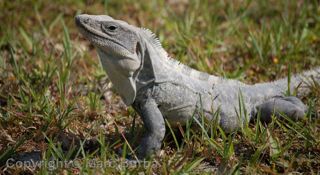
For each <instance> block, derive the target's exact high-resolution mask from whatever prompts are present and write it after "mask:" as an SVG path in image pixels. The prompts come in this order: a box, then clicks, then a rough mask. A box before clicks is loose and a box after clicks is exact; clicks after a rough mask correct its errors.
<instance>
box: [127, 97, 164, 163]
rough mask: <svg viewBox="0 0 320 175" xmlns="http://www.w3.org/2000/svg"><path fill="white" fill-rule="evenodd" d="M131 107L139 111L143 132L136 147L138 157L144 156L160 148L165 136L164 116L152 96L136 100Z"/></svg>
mask: <svg viewBox="0 0 320 175" xmlns="http://www.w3.org/2000/svg"><path fill="white" fill-rule="evenodd" d="M133 108H134V109H135V110H136V111H137V112H138V113H139V115H140V116H141V118H142V121H143V123H144V127H145V133H144V136H143V138H142V140H141V143H140V145H139V147H138V151H137V154H138V158H139V159H141V158H145V157H148V156H150V155H151V154H153V153H155V152H156V151H158V150H160V148H161V143H162V140H163V138H164V136H165V131H166V127H165V122H164V118H163V116H162V114H161V112H160V110H159V108H158V105H157V104H156V102H155V101H154V99H153V98H147V99H146V100H142V101H136V102H135V103H134V104H133Z"/></svg>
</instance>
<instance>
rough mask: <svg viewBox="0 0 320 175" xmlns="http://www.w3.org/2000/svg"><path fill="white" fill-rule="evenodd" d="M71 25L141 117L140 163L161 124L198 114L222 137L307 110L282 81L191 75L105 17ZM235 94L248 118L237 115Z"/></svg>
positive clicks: (296, 80) (144, 37)
mask: <svg viewBox="0 0 320 175" xmlns="http://www.w3.org/2000/svg"><path fill="white" fill-rule="evenodd" d="M76 24H77V26H78V27H79V29H80V31H81V33H82V34H83V35H84V36H85V37H86V38H87V39H89V40H90V42H92V43H93V44H94V45H95V46H96V48H97V50H98V54H99V57H100V61H101V63H102V66H103V68H104V70H105V71H106V73H107V74H108V76H109V78H110V80H111V82H112V83H113V84H114V86H115V89H116V91H117V92H118V93H119V94H120V96H121V97H122V99H123V100H124V102H125V103H126V104H127V105H132V106H133V107H134V109H135V110H136V111H137V112H138V113H139V114H140V116H141V117H142V120H143V122H144V126H145V129H146V132H145V136H144V138H143V140H142V141H141V145H140V149H139V152H138V153H139V156H140V157H144V156H146V155H148V154H150V153H152V152H154V151H156V150H159V149H160V147H161V142H162V139H163V138H164V135H165V119H167V120H168V121H169V123H170V124H171V126H175V125H176V124H178V123H180V124H182V125H183V124H184V123H185V122H186V121H187V120H189V119H191V118H192V117H196V118H197V117H200V114H204V116H205V117H206V118H207V119H208V120H215V121H218V123H219V124H220V126H221V127H222V128H223V129H224V130H225V131H233V130H235V129H237V128H239V127H240V126H241V125H242V124H243V122H244V121H246V120H247V121H248V120H250V119H251V118H253V117H255V116H256V115H257V113H258V111H261V119H262V120H265V121H268V120H270V118H271V115H272V114H274V113H275V114H277V113H283V114H286V115H287V116H289V117H291V118H293V119H298V118H302V117H303V116H304V115H305V112H306V109H307V108H306V106H305V105H304V104H303V103H302V102H301V101H300V100H299V99H298V98H296V97H284V96H283V95H284V94H285V92H286V91H287V89H288V87H287V84H288V83H287V80H286V79H283V80H278V81H275V82H271V83H260V84H255V85H247V84H244V83H242V82H240V81H236V80H229V79H224V78H221V77H216V76H213V75H209V74H206V73H203V72H199V71H196V70H194V69H191V68H189V67H187V66H185V65H183V64H181V63H179V62H178V61H175V60H174V59H171V58H169V57H168V54H167V53H166V51H165V50H164V49H163V48H162V46H161V44H160V42H159V40H158V39H156V37H155V35H154V34H153V33H152V32H150V31H149V30H147V29H141V28H138V27H135V26H132V25H129V24H127V23H126V22H124V21H121V20H114V19H113V18H111V17H109V16H104V15H98V16H94V15H78V16H77V17H76ZM319 72H320V69H317V70H314V71H309V72H306V73H304V74H303V75H297V76H293V77H292V78H291V84H290V85H291V86H290V89H291V90H294V89H295V88H297V87H298V86H300V87H301V88H300V89H299V90H301V91H300V93H305V92H307V91H308V88H307V87H306V86H307V85H306V84H305V83H304V81H305V80H306V78H305V77H308V76H311V75H313V76H315V79H316V81H318V82H319V80H320V77H319ZM240 94H241V97H242V99H243V105H244V107H245V109H246V110H247V111H248V113H249V115H244V114H243V113H240V111H241V110H240V109H239V98H240V96H239V95H240ZM216 111H219V114H220V115H218V117H219V118H216V117H217V115H215V114H214V113H215V112H216ZM245 117H249V118H247V119H246V118H245Z"/></svg>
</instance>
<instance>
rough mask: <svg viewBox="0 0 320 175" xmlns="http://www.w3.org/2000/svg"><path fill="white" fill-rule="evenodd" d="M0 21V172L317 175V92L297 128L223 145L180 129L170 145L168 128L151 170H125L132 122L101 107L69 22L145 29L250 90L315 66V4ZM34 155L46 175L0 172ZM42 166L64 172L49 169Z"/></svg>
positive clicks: (6, 16) (129, 3)
mask: <svg viewBox="0 0 320 175" xmlns="http://www.w3.org/2000/svg"><path fill="white" fill-rule="evenodd" d="M0 11H1V13H0V21H1V22H2V25H0V130H1V135H0V163H1V164H2V166H1V171H6V172H11V173H12V172H16V173H17V172H20V173H22V172H31V173H34V172H38V173H39V174H48V173H71V174H78V173H87V174H94V173H97V172H99V173H101V174H110V173H113V174H119V173H121V174H136V173H138V172H145V173H146V174H152V173H159V174H160V173H161V174H182V173H191V174H194V173H199V174H200V173H201V172H207V174H210V171H215V172H216V173H222V174H225V173H228V174H240V173H244V174H278V173H285V174H287V173H296V172H300V173H305V174H319V172H320V169H319V167H320V147H319V145H320V135H319V133H320V132H319V129H320V120H319V117H318V113H319V109H320V108H319V107H320V103H319V100H318V99H319V97H320V91H319V89H320V88H319V84H315V85H313V86H312V93H311V94H310V95H308V96H306V97H304V99H303V100H304V102H305V103H306V104H308V105H309V107H310V111H309V112H308V115H307V116H306V119H305V120H303V121H299V122H293V121H290V119H286V120H284V121H279V120H274V121H273V122H272V123H271V124H270V125H268V126H264V125H262V124H261V123H260V122H256V124H253V125H251V124H250V126H247V125H246V126H245V127H244V128H242V129H241V130H239V131H238V132H236V133H233V134H229V135H228V134H225V133H224V132H223V131H222V130H221V129H220V128H219V127H217V126H216V125H211V126H210V125H208V126H203V125H202V123H207V122H204V121H193V122H195V123H196V124H199V125H200V126H201V127H200V128H201V129H200V130H194V129H192V128H190V127H189V125H187V126H186V127H185V126H180V127H179V128H178V130H179V131H178V134H179V133H180V134H181V135H182V138H183V139H181V140H179V137H178V136H175V132H173V130H172V129H171V128H170V132H168V134H167V136H166V139H165V141H164V145H163V148H162V152H161V154H160V155H158V156H156V157H155V158H154V160H153V161H151V162H144V164H143V165H139V166H138V165H137V164H135V163H134V162H126V161H125V160H124V159H123V157H122V156H121V155H120V156H119V155H118V154H117V152H118V151H119V150H120V149H122V150H123V152H124V153H130V152H131V147H132V146H133V145H128V142H129V141H130V140H127V139H129V138H131V137H127V135H130V134H132V133H136V134H135V138H133V139H132V140H133V142H136V141H134V140H137V139H138V138H139V135H140V134H141V132H140V130H139V128H140V127H141V121H140V119H139V117H136V116H137V114H136V113H135V112H134V111H133V109H132V108H130V107H129V108H126V107H125V106H124V105H123V103H122V102H121V100H120V98H119V97H118V96H117V95H112V96H110V92H109V89H108V88H106V87H107V85H104V84H105V82H106V80H105V79H104V72H103V71H102V70H101V68H100V65H99V62H98V60H97V56H96V53H95V50H94V48H93V47H92V45H90V44H89V43H88V41H86V40H85V39H84V38H82V37H81V36H80V34H79V32H78V31H77V29H76V27H75V24H74V21H73V18H74V16H75V15H76V14H79V13H89V14H109V15H111V16H113V17H114V18H117V19H122V20H125V21H127V22H129V23H131V24H134V25H138V26H143V27H145V28H149V29H151V30H152V31H154V32H155V33H156V34H157V35H158V36H159V39H160V40H161V42H162V43H163V46H164V48H166V50H167V51H168V52H169V53H170V55H171V56H172V57H174V58H176V59H178V60H180V61H181V62H183V63H185V64H187V65H189V66H191V67H193V68H196V69H198V70H201V71H205V72H208V73H211V74H216V75H221V76H225V77H228V78H234V79H238V80H242V81H244V82H247V83H253V82H265V81H271V80H275V79H277V78H280V77H284V76H286V75H287V74H288V72H292V73H296V72H301V71H303V70H307V69H310V68H312V67H315V66H317V65H320V59H319V58H320V18H319V16H320V4H319V2H318V1H316V0H308V1H291V0H284V1H275V0H261V1H251V0H242V1H240V0H235V1H232V2H231V1H223V0H217V1H210V0H204V1H196V0H190V1H184V0H181V1H173V0H167V1H155V0H152V1H147V0H141V1H133V0H117V1H111V0H110V1H108V0H105V1H76V0H68V1H50V2H49V1H44V0H43V1H41V0H40V1H32V0H27V1H12V2H11V1H10V2H9V1H0ZM289 70H290V71H289ZM241 100H242V99H241V98H240V97H239V105H240V108H239V109H242V111H239V112H240V113H245V109H244V108H243V107H241ZM126 131H129V132H126ZM207 131H209V133H211V134H210V135H208V134H207ZM127 133H129V134H127ZM172 135H173V136H172ZM92 138H96V139H97V140H96V142H94V141H92ZM65 145H74V147H73V149H72V148H70V149H68V151H66V150H65V148H64V147H65ZM95 146H96V147H95ZM97 147H101V148H100V149H94V148H97ZM90 148H91V149H92V150H91V151H87V150H88V149H90ZM132 149H134V148H132ZM33 150H41V151H44V154H43V155H42V158H43V159H44V160H47V164H44V165H41V166H40V167H38V168H37V169H23V168H19V167H11V168H6V167H5V166H3V163H5V161H6V160H7V159H8V158H9V157H10V156H12V155H13V154H14V153H16V152H30V151H33ZM50 160H60V161H62V160H63V161H64V160H65V161H70V160H73V163H70V162H69V164H67V165H66V164H64V166H58V168H55V166H53V165H52V162H50ZM94 163H95V166H92V165H94ZM107 165H112V166H107ZM128 165H130V166H128Z"/></svg>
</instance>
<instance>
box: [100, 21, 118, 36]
mask: <svg viewBox="0 0 320 175" xmlns="http://www.w3.org/2000/svg"><path fill="white" fill-rule="evenodd" d="M101 28H102V30H103V31H104V32H106V33H109V34H112V33H114V32H116V31H117V29H118V28H119V26H118V25H116V24H110V23H109V24H102V25H101Z"/></svg>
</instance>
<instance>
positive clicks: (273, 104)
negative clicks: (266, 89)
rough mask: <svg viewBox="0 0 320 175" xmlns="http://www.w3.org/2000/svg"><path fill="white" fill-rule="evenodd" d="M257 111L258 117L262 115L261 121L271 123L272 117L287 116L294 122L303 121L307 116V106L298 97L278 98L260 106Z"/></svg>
mask: <svg viewBox="0 0 320 175" xmlns="http://www.w3.org/2000/svg"><path fill="white" fill-rule="evenodd" d="M256 110H257V112H256V116H258V115H259V113H260V120H261V121H262V122H265V123H269V122H271V120H272V115H275V116H276V117H277V118H281V116H283V115H285V116H287V117H289V118H290V119H292V120H298V119H301V118H303V117H304V116H305V114H306V111H307V106H306V105H305V104H303V103H302V101H301V100H300V99H298V98H297V97H293V96H289V97H281V96H276V97H273V98H271V99H269V100H267V101H266V102H265V103H262V104H260V105H258V106H257V107H256Z"/></svg>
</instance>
